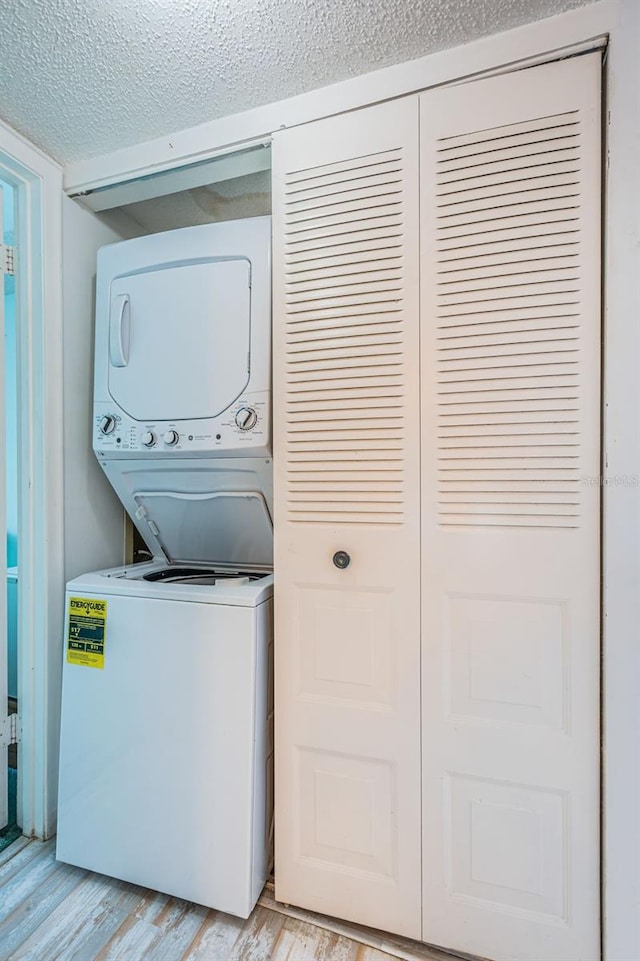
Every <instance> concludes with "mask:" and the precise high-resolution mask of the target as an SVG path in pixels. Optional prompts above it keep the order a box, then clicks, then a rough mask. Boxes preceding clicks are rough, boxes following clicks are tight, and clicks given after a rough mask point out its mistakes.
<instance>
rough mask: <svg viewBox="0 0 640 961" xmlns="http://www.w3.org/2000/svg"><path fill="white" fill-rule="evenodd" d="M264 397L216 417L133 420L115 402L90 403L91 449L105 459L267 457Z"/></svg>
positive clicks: (243, 402)
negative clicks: (175, 419) (91, 410)
mask: <svg viewBox="0 0 640 961" xmlns="http://www.w3.org/2000/svg"><path fill="white" fill-rule="evenodd" d="M268 403H269V396H268V395H266V396H265V395H245V396H243V397H242V398H240V399H238V401H237V402H236V403H235V404H232V405H231V407H229V409H228V410H226V411H225V412H224V413H223V414H221V415H220V416H219V417H216V418H208V419H205V420H192V421H189V420H186V421H185V420H180V421H144V422H140V421H136V420H133V419H132V418H130V417H127V415H126V414H124V413H123V412H122V411H120V410H118V409H117V407H116V406H115V405H114V404H109V403H108V402H107V403H96V404H95V405H94V423H93V449H94V451H95V452H96V454H100V455H103V456H118V454H123V455H124V456H127V455H130V454H131V453H133V452H135V453H136V455H142V456H144V455H145V454H150V455H154V454H161V455H162V456H163V457H166V456H167V455H171V453H172V452H175V453H176V454H177V455H181V456H185V455H189V454H192V455H194V456H202V455H204V454H206V455H207V456H211V455H213V456H217V455H220V456H236V457H237V456H243V455H244V454H245V453H246V454H247V456H251V457H263V456H268V454H269V450H270V438H269V422H270V418H269V416H268Z"/></svg>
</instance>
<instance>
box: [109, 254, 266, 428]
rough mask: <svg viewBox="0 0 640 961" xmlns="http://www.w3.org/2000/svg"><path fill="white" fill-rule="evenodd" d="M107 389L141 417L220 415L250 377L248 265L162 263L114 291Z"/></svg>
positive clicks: (117, 283) (123, 280) (122, 280)
mask: <svg viewBox="0 0 640 961" xmlns="http://www.w3.org/2000/svg"><path fill="white" fill-rule="evenodd" d="M108 309H109V393H110V394H111V396H112V397H113V399H114V400H115V402H116V403H117V404H118V405H119V406H120V407H121V408H122V409H123V410H124V411H125V412H126V413H127V414H129V415H130V416H131V417H133V418H135V419H136V420H140V421H157V420H170V421H177V420H183V419H184V420H193V419H196V418H205V417H215V416H218V415H219V414H221V413H222V412H223V411H225V410H226V409H227V408H228V407H229V406H230V405H231V404H232V403H233V402H234V400H236V399H237V398H238V396H239V395H240V394H241V393H242V391H243V390H244V388H245V387H246V386H247V383H248V379H249V363H250V358H249V349H250V322H251V288H250V264H249V261H248V260H246V259H244V258H236V259H229V260H225V259H219V260H208V261H205V262H191V263H189V262H187V263H176V264H168V265H166V266H159V267H158V268H157V269H155V270H147V271H142V272H140V273H134V274H129V275H125V276H121V277H116V278H115V279H114V280H113V281H112V283H111V287H110V291H109V308H108Z"/></svg>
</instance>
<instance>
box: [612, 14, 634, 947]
mask: <svg viewBox="0 0 640 961" xmlns="http://www.w3.org/2000/svg"><path fill="white" fill-rule="evenodd" d="M618 17H619V19H618V22H617V23H616V25H615V28H614V30H613V32H612V37H611V44H610V48H609V70H608V76H609V87H608V91H607V101H608V111H609V116H608V118H607V120H608V136H607V140H608V155H607V173H606V178H607V202H606V210H605V213H606V236H605V291H606V298H605V305H606V310H605V327H604V342H605V352H604V356H605V376H604V386H605V391H604V395H605V410H604V441H605V443H604V449H605V456H604V471H603V472H604V479H605V480H604V487H603V500H604V571H603V574H604V623H603V635H604V637H603V659H604V705H603V706H604V829H605V830H604V922H605V924H604V934H605V940H604V948H605V950H604V957H605V959H606V961H632V959H636V958H640V378H639V376H638V370H639V368H640V62H639V58H638V51H639V50H640V4H639V3H638V0H620V3H619V4H618Z"/></svg>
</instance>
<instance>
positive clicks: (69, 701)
mask: <svg viewBox="0 0 640 961" xmlns="http://www.w3.org/2000/svg"><path fill="white" fill-rule="evenodd" d="M269 252H270V219H269V218H257V219H254V220H245V221H237V222H233V223H224V224H213V225H206V226H204V227H194V228H188V229H186V230H176V231H171V232H169V233H167V234H157V235H152V236H150V237H144V238H140V239H138V240H132V241H126V242H124V243H121V244H115V245H112V246H110V247H106V248H103V249H102V250H101V251H100V252H99V257H98V278H97V292H96V353H95V358H96V361H95V403H94V416H93V445H94V450H95V453H96V455H97V457H98V461H99V463H100V464H101V466H102V468H103V470H104V471H105V474H106V476H107V477H108V479H109V481H110V482H111V484H112V485H113V487H114V489H115V491H116V493H117V494H118V496H119V497H120V499H121V501H122V503H123V505H124V506H125V508H126V510H127V512H128V513H129V515H130V517H131V518H132V520H133V522H134V523H135V525H136V526H137V528H138V530H139V532H140V534H141V535H142V537H143V539H144V540H145V542H146V544H147V546H148V548H149V551H150V553H151V554H152V556H153V561H152V562H151V563H150V564H144V565H132V566H129V567H123V568H117V569H114V570H109V571H102V572H98V573H95V574H88V575H85V576H83V577H80V578H76V579H75V580H74V581H71V582H70V583H69V584H68V585H67V597H66V601H67V618H66V625H65V661H64V665H63V691H62V728H61V754H60V783H59V816H58V817H59V820H58V844H57V857H58V858H59V859H60V860H62V861H67V862H69V863H72V864H77V865H80V866H82V867H85V868H89V869H92V870H95V871H99V872H101V873H105V874H109V875H112V876H114V877H118V878H122V879H124V880H128V881H132V882H135V883H138V884H143V885H145V886H148V887H151V888H155V889H157V890H160V891H164V892H166V893H169V894H172V895H176V896H178V897H181V898H185V899H188V900H192V901H196V902H198V903H201V904H205V905H207V906H209V907H213V908H217V909H219V910H222V911H227V912H229V913H232V914H238V915H240V916H242V917H246V916H247V915H248V914H249V912H250V911H251V909H252V907H253V905H254V904H255V901H256V899H257V897H258V895H259V893H260V890H261V888H262V885H263V884H264V881H265V879H266V876H267V872H268V870H269V866H270V850H271V838H270V827H269V825H270V823H271V815H272V800H271V790H270V784H271V780H272V767H273V765H272V760H273V754H272V751H273V749H272V728H273V705H272V700H271V694H270V691H271V686H272V678H271V676H270V668H269V664H270V660H271V654H270V651H271V647H272V593H273V579H272V573H271V571H272V544H273V527H272V520H271V510H272V480H271V475H272V471H271V468H272V464H271V458H270V451H271V444H270V433H271V431H270V423H271V421H270V417H271V412H270V351H269V343H270V266H269V265H270V256H269Z"/></svg>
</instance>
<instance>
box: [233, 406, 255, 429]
mask: <svg viewBox="0 0 640 961" xmlns="http://www.w3.org/2000/svg"><path fill="white" fill-rule="evenodd" d="M257 422H258V415H257V414H256V412H255V410H254V409H253V407H241V408H240V410H239V411H238V412H237V414H236V424H237V425H238V427H239V428H240V430H251V428H252V427H255V426H256V424H257Z"/></svg>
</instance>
